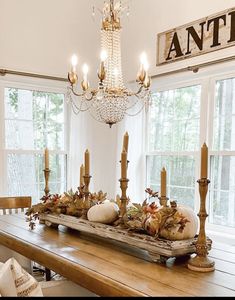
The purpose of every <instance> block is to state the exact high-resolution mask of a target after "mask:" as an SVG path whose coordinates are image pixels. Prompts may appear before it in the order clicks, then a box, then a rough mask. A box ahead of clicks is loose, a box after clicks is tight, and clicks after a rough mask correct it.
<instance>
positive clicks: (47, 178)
mask: <svg viewBox="0 0 235 300" xmlns="http://www.w3.org/2000/svg"><path fill="white" fill-rule="evenodd" d="M43 171H44V178H45V188H44V192H45V195H46V196H48V195H49V192H50V189H49V177H50V172H51V170H50V169H49V168H45V169H44V170H43Z"/></svg>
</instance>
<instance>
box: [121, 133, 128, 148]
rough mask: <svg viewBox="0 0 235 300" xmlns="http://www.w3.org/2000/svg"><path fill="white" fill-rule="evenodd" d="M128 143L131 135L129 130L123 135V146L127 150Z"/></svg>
mask: <svg viewBox="0 0 235 300" xmlns="http://www.w3.org/2000/svg"><path fill="white" fill-rule="evenodd" d="M128 143H129V135H128V132H126V133H125V134H124V136H123V147H122V148H124V149H125V150H126V152H128Z"/></svg>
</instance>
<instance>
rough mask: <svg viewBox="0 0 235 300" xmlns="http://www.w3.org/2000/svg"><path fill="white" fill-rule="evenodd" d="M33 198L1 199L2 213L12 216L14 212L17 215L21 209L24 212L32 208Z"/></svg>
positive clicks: (0, 207) (0, 208)
mask: <svg viewBox="0 0 235 300" xmlns="http://www.w3.org/2000/svg"><path fill="white" fill-rule="evenodd" d="M31 205H32V198H31V197H30V196H28V197H22V196H19V197H0V211H2V214H3V215H6V214H7V213H9V214H12V211H13V210H15V211H14V212H15V213H16V214H17V213H18V212H19V209H20V211H21V212H24V211H25V209H26V208H29V207H31Z"/></svg>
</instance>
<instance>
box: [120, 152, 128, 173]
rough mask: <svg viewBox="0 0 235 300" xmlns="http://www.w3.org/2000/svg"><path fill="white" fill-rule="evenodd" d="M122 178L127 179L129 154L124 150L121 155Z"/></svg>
mask: <svg viewBox="0 0 235 300" xmlns="http://www.w3.org/2000/svg"><path fill="white" fill-rule="evenodd" d="M121 178H122V179H126V178H127V152H126V150H125V149H123V150H122V155H121Z"/></svg>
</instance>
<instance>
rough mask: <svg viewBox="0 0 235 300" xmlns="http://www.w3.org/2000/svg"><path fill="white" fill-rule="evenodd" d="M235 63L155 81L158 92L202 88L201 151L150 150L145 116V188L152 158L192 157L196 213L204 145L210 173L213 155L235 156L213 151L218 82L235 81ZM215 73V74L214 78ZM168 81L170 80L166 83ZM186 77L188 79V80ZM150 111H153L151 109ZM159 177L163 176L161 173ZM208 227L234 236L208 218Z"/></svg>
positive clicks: (155, 89)
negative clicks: (193, 161)
mask: <svg viewBox="0 0 235 300" xmlns="http://www.w3.org/2000/svg"><path fill="white" fill-rule="evenodd" d="M234 67H235V63H234V62H233V63H232V64H230V65H229V64H227V63H223V64H218V65H215V66H211V67H207V68H206V69H205V70H202V71H201V73H200V72H199V73H196V74H195V73H189V72H187V73H185V72H184V73H183V74H176V75H171V76H162V77H161V74H159V78H158V79H157V78H156V79H154V78H153V84H152V88H151V90H152V91H154V93H156V92H162V91H167V90H169V89H171V90H174V89H177V88H183V87H187V86H194V85H201V99H200V130H199V149H198V151H193V152H192V151H182V152H180V153H178V152H176V151H168V152H164V151H149V148H148V147H149V134H148V126H149V113H148V112H146V113H145V120H146V121H145V130H144V140H145V141H146V142H145V151H144V156H145V174H146V177H145V178H146V180H145V186H148V185H149V182H150V181H149V174H148V170H147V160H148V158H149V157H150V156H156V155H157V156H160V155H163V156H168V155H174V156H178V155H179V156H185V155H192V156H194V158H195V200H194V207H195V212H196V213H198V212H199V209H200V201H199V199H200V195H199V189H198V183H196V180H197V179H198V178H199V177H200V156H201V153H200V148H201V145H203V143H204V142H206V143H207V145H208V156H209V157H208V170H209V172H210V160H211V156H213V155H228V156H235V150H234V151H214V150H212V144H213V120H214V105H215V90H216V81H218V80H225V79H229V78H235V71H234ZM215 74H216V75H215ZM166 78H167V80H166ZM185 78H187V79H186V80H185ZM150 109H151V108H150ZM159 177H160V174H159ZM206 206H207V212H208V213H210V210H209V207H210V206H209V191H208V194H207V201H206ZM206 226H207V228H208V230H209V231H211V232H213V233H225V234H228V235H234V228H233V227H228V226H222V225H216V224H212V223H209V218H207V219H206Z"/></svg>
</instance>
